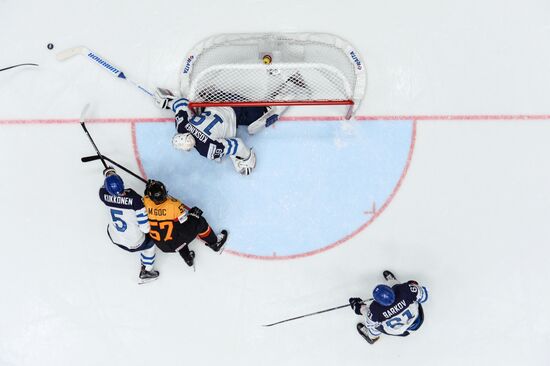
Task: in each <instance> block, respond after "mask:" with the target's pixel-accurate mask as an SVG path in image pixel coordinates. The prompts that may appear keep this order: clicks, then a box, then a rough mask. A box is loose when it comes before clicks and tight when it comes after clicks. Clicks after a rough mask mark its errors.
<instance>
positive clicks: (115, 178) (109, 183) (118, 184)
mask: <svg viewBox="0 0 550 366" xmlns="http://www.w3.org/2000/svg"><path fill="white" fill-rule="evenodd" d="M103 173H104V174H105V189H106V190H107V192H109V193H110V194H112V195H113V196H120V194H121V193H122V192H123V191H124V182H123V181H122V178H121V177H120V176H119V175H118V174H117V173H116V172H115V170H114V169H113V168H107V169H105V171H104V172H103Z"/></svg>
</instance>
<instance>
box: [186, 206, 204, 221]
mask: <svg viewBox="0 0 550 366" xmlns="http://www.w3.org/2000/svg"><path fill="white" fill-rule="evenodd" d="M188 215H189V216H193V217H194V218H196V219H200V218H201V216H202V210H201V209H200V208H198V207H197V206H194V207H193V208H192V209H190V210H189V212H188Z"/></svg>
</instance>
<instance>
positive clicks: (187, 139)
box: [172, 132, 195, 151]
mask: <svg viewBox="0 0 550 366" xmlns="http://www.w3.org/2000/svg"><path fill="white" fill-rule="evenodd" d="M172 146H174V148H176V149H178V150H185V151H189V150H191V149H192V148H193V147H194V146H195V138H194V137H193V135H191V134H190V133H189V132H187V133H177V134H175V135H174V137H172Z"/></svg>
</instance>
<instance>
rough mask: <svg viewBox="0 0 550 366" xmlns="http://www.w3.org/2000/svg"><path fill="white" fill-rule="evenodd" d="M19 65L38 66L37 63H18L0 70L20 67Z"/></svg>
mask: <svg viewBox="0 0 550 366" xmlns="http://www.w3.org/2000/svg"><path fill="white" fill-rule="evenodd" d="M20 66H38V64H30V63H29V64H18V65H13V66H9V67H5V68H3V69H0V71H5V70H9V69H13V68H14V67H20Z"/></svg>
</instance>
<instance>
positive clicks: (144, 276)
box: [138, 266, 160, 285]
mask: <svg viewBox="0 0 550 366" xmlns="http://www.w3.org/2000/svg"><path fill="white" fill-rule="evenodd" d="M159 274H160V273H159V271H156V270H151V271H147V270H146V269H145V266H141V271H140V272H139V282H138V284H140V285H142V284H144V283H147V282H151V281H154V280H156V279H157V278H158V277H159Z"/></svg>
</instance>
